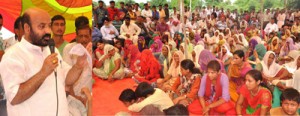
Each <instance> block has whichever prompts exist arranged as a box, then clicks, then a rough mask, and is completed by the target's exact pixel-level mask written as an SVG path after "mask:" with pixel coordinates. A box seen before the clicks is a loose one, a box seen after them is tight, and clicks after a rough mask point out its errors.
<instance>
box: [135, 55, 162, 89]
mask: <svg viewBox="0 0 300 116" xmlns="http://www.w3.org/2000/svg"><path fill="white" fill-rule="evenodd" d="M140 59H141V62H140V67H141V69H140V70H139V73H138V75H139V76H141V78H137V77H135V79H136V80H137V81H139V82H147V83H149V84H152V83H154V82H156V80H157V79H159V78H160V74H159V71H160V69H161V67H160V64H159V62H158V61H157V60H156V58H155V57H154V56H153V54H152V52H151V51H150V50H149V49H145V50H144V51H143V52H142V53H141V58H140Z"/></svg>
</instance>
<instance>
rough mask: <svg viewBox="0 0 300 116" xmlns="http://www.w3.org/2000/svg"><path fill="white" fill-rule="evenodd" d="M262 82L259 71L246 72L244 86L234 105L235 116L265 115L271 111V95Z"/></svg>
mask: <svg viewBox="0 0 300 116" xmlns="http://www.w3.org/2000/svg"><path fill="white" fill-rule="evenodd" d="M262 81H263V80H262V74H261V72H260V71H258V70H251V71H249V72H247V74H246V84H245V85H243V86H242V87H241V89H240V92H241V93H240V95H239V98H238V101H237V104H236V113H237V115H267V113H268V112H269V110H270V109H271V104H272V94H271V92H270V91H269V90H268V89H267V88H265V86H264V85H263V83H261V82H262Z"/></svg>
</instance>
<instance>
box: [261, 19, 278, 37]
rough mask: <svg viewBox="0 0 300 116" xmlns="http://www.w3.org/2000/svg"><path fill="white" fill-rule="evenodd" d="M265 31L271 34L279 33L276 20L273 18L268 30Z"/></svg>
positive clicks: (267, 27)
mask: <svg viewBox="0 0 300 116" xmlns="http://www.w3.org/2000/svg"><path fill="white" fill-rule="evenodd" d="M264 31H265V32H266V33H267V34H269V33H271V32H277V31H278V26H277V24H276V23H275V19H274V18H272V19H271V20H270V23H268V24H267V26H266V28H265V29H264Z"/></svg>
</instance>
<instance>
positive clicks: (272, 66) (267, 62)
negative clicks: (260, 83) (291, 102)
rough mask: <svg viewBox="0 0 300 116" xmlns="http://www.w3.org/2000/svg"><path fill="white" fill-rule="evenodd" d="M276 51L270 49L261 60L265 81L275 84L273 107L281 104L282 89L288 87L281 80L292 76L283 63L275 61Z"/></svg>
mask: <svg viewBox="0 0 300 116" xmlns="http://www.w3.org/2000/svg"><path fill="white" fill-rule="evenodd" d="M275 56H276V55H275V53H274V52H272V51H268V52H267V53H266V55H265V56H264V58H263V61H262V62H261V65H262V70H261V72H262V77H263V79H264V80H265V81H267V82H268V83H267V84H269V85H274V86H275V87H274V89H273V90H272V91H273V99H274V100H273V101H274V102H273V105H272V106H273V107H279V106H280V95H281V91H280V90H279V89H281V90H284V89H286V86H285V85H284V84H282V83H280V82H279V80H282V79H284V78H285V79H287V78H289V77H291V75H290V73H289V72H288V71H287V70H286V69H285V68H283V67H282V66H281V65H279V64H277V63H276V62H275V59H276V57H275Z"/></svg>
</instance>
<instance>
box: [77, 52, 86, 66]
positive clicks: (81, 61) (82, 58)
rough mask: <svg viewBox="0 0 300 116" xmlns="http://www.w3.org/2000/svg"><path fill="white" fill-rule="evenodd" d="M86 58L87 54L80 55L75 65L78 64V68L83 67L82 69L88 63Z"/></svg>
mask: <svg viewBox="0 0 300 116" xmlns="http://www.w3.org/2000/svg"><path fill="white" fill-rule="evenodd" d="M86 58H87V55H86V54H84V55H82V56H79V57H78V58H77V61H76V64H75V65H74V66H76V67H77V68H81V69H82V68H83V67H84V66H85V65H87V60H86Z"/></svg>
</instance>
